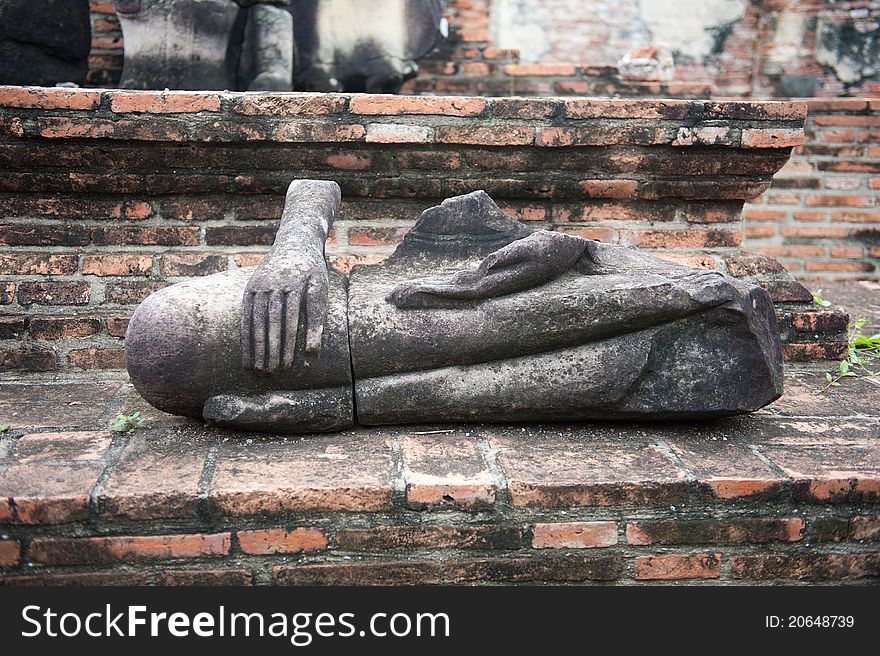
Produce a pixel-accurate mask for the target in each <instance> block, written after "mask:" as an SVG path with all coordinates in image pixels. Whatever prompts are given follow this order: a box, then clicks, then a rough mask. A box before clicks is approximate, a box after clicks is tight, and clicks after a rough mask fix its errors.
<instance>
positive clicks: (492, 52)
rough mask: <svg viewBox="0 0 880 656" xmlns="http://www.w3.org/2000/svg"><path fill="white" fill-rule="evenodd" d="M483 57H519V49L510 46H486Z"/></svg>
mask: <svg viewBox="0 0 880 656" xmlns="http://www.w3.org/2000/svg"><path fill="white" fill-rule="evenodd" d="M483 59H519V50H517V49H510V48H492V47H489V48H486V49H484V50H483Z"/></svg>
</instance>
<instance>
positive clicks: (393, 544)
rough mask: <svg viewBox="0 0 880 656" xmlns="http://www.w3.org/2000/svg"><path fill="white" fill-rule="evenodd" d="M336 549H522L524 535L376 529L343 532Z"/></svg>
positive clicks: (472, 529) (516, 531)
mask: <svg viewBox="0 0 880 656" xmlns="http://www.w3.org/2000/svg"><path fill="white" fill-rule="evenodd" d="M336 546H337V547H338V548H339V549H343V550H345V551H366V552H377V553H383V552H385V551H389V550H396V549H405V550H407V551H409V550H411V549H520V548H522V547H523V546H524V545H523V531H522V529H520V528H518V527H515V526H494V525H490V526H437V525H423V526H377V527H375V528H342V529H339V530H337V531H336Z"/></svg>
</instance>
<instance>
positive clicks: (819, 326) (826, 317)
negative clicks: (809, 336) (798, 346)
mask: <svg viewBox="0 0 880 656" xmlns="http://www.w3.org/2000/svg"><path fill="white" fill-rule="evenodd" d="M848 324H849V315H847V314H846V313H844V312H795V313H794V314H793V315H792V318H791V326H792V328H794V329H795V330H797V331H798V332H801V333H838V332H844V331H845V330H846V329H847V326H848Z"/></svg>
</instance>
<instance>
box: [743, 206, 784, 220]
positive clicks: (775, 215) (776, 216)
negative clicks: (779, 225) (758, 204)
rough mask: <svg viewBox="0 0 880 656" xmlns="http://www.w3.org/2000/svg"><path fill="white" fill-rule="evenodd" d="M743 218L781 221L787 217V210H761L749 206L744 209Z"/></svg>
mask: <svg viewBox="0 0 880 656" xmlns="http://www.w3.org/2000/svg"><path fill="white" fill-rule="evenodd" d="M742 215H743V218H744V219H746V220H747V221H779V220H780V219H784V218H785V217H786V212H785V210H761V209H757V208H752V207H747V208H745V209H744V210H743V213H742Z"/></svg>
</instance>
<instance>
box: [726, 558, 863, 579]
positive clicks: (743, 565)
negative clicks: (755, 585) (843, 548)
mask: <svg viewBox="0 0 880 656" xmlns="http://www.w3.org/2000/svg"><path fill="white" fill-rule="evenodd" d="M730 576H731V578H733V579H747V580H758V581H768V580H774V579H797V580H806V581H834V580H842V579H858V578H864V577H875V576H880V553H860V554H797V553H793V554H757V555H754V556H745V555H735V556H731V557H730Z"/></svg>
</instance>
